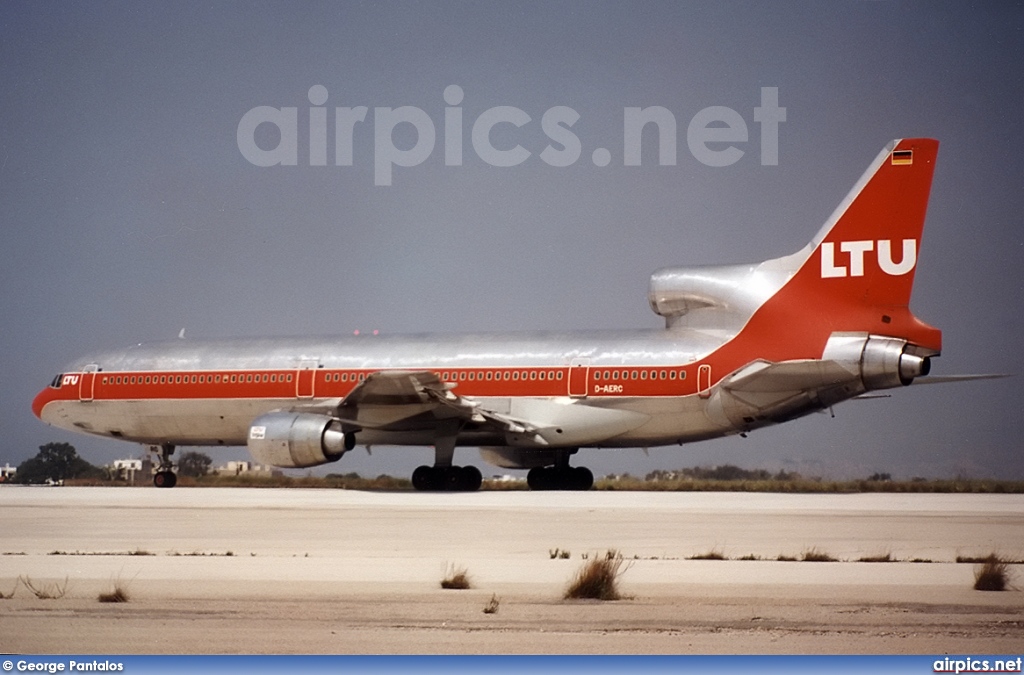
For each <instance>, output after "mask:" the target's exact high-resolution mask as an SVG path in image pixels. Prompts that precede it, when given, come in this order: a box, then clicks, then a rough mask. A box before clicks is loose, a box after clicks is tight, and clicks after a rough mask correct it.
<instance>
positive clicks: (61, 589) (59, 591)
mask: <svg viewBox="0 0 1024 675" xmlns="http://www.w3.org/2000/svg"><path fill="white" fill-rule="evenodd" d="M18 580H19V581H21V584H22V585H23V586H24V587H25V588H27V589H28V590H29V591H30V592H31V593H32V595H34V596H36V597H37V598H38V599H40V600H58V599H60V598H63V597H64V596H65V595H66V594H67V592H68V578H67V577H64V583H63V584H61V583H57V582H54V583H52V584H46V585H45V586H36V585H35V583H33V581H32V579H30V578H29V577H27V576H21V577H18ZM12 595H13V592H12Z"/></svg>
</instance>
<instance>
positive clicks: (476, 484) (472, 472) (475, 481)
mask: <svg viewBox="0 0 1024 675" xmlns="http://www.w3.org/2000/svg"><path fill="white" fill-rule="evenodd" d="M461 473H462V480H461V481H460V482H461V488H460V489H461V490H462V491H463V492H476V491H477V490H479V489H480V486H481V485H482V484H483V482H484V477H483V474H481V473H480V469H478V468H476V467H475V466H464V467H462V471H461Z"/></svg>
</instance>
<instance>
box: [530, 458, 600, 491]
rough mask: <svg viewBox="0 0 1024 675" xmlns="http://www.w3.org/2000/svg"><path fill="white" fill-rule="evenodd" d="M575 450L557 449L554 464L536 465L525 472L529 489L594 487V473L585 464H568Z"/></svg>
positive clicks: (581, 488)
mask: <svg viewBox="0 0 1024 675" xmlns="http://www.w3.org/2000/svg"><path fill="white" fill-rule="evenodd" d="M574 454H576V450H565V451H559V452H558V454H557V455H556V460H555V465H554V466H538V467H535V468H533V469H530V473H528V474H526V484H527V485H529V486H530V489H531V490H580V491H583V490H589V489H590V488H592V487H594V474H593V473H592V472H591V471H590V469H588V468H587V467H585V466H569V457H570V456H571V455H574Z"/></svg>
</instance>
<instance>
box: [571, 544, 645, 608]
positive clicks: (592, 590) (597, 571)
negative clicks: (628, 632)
mask: <svg viewBox="0 0 1024 675" xmlns="http://www.w3.org/2000/svg"><path fill="white" fill-rule="evenodd" d="M629 568H630V564H627V563H626V561H625V560H623V558H622V556H621V555H619V553H618V551H615V550H609V551H608V552H607V553H606V554H605V556H604V557H603V558H600V557H597V556H595V557H594V559H593V560H588V561H587V562H585V563H583V565H582V566H581V567H580V569H579V570H578V571H577V572H576V576H575V577H573V579H572V581H571V582H570V583H569V587H568V588H567V589H566V590H565V594H564V596H563V597H564V598H565V599H566V600H621V599H622V597H623V596H622V594H621V593H620V592H619V577H621V576H622V575H623V574H625V573H626V571H627V570H628V569H629Z"/></svg>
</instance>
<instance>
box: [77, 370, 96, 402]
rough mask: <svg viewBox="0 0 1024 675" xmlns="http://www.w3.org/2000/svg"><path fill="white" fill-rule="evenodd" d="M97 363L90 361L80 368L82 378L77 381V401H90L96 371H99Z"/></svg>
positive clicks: (94, 384)
mask: <svg viewBox="0 0 1024 675" xmlns="http://www.w3.org/2000/svg"><path fill="white" fill-rule="evenodd" d="M99 369H100V367H99V365H97V364H95V363H90V364H89V365H87V366H86V367H85V368H82V379H81V380H79V381H78V400H79V401H91V400H92V397H93V393H94V389H95V387H96V373H97V372H98V371H99Z"/></svg>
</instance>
